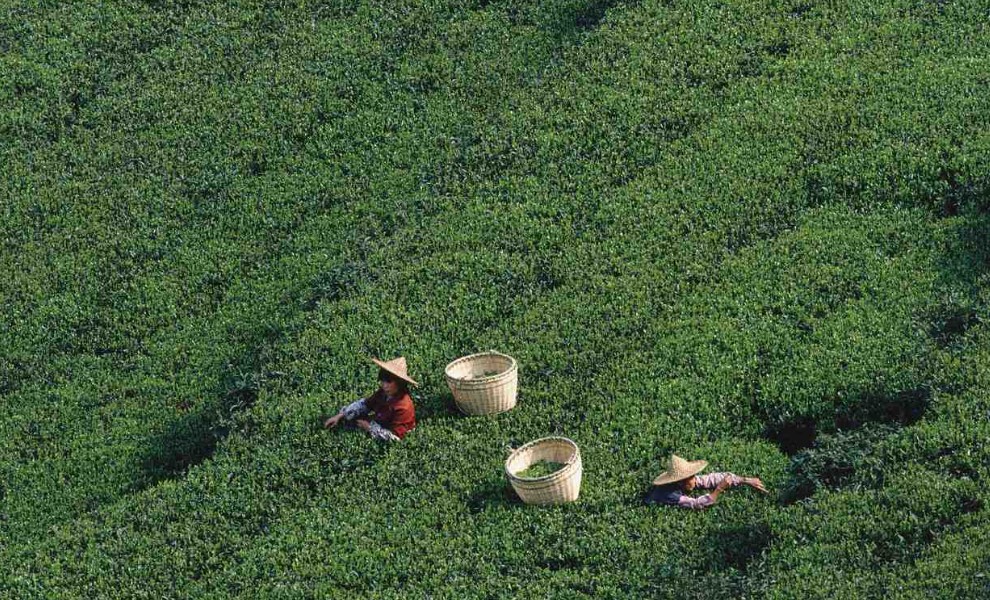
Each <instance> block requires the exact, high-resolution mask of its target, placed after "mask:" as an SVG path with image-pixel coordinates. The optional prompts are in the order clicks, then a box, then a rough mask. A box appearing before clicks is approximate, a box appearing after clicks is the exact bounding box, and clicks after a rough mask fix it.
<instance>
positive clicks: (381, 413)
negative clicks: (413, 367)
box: [323, 356, 419, 442]
mask: <svg viewBox="0 0 990 600" xmlns="http://www.w3.org/2000/svg"><path fill="white" fill-rule="evenodd" d="M371 360H372V361H373V362H374V363H375V364H376V365H378V367H379V369H378V390H377V391H376V392H375V393H374V394H372V395H371V396H368V397H367V398H361V399H360V400H356V401H354V402H352V403H350V404H348V405H347V406H345V407H343V408H342V409H340V412H338V413H337V414H336V415H334V416H332V417H330V418H329V419H327V420H326V421H324V422H323V427H325V428H327V429H332V428H334V427H336V426H337V425H338V424H339V423H340V422H341V421H344V422H345V423H346V424H353V425H354V426H356V427H358V428H359V429H362V430H364V431H367V432H368V434H369V435H371V437H372V438H374V439H376V440H381V441H383V442H397V441H399V440H401V439H402V438H403V437H405V435H406V434H407V433H408V432H409V431H411V430H412V429H413V428H415V427H416V408H415V407H414V406H413V401H412V397H411V396H410V395H409V385H410V384H411V385H414V386H417V385H419V384H418V383H416V381H415V380H414V379H413V378H412V377H410V376H409V373H408V368H407V367H406V359H405V357H402V356H400V357H398V358H394V359H392V360H390V361H381V360H378V359H377V358H372V359H371ZM372 413H373V414H374V417H371V416H370V415H371V414H372Z"/></svg>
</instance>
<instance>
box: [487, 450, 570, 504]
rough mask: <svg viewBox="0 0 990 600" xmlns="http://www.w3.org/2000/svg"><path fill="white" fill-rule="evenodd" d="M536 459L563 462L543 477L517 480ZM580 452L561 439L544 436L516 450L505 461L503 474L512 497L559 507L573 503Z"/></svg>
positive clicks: (529, 502) (531, 502) (526, 501)
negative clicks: (512, 491) (513, 492)
mask: <svg viewBox="0 0 990 600" xmlns="http://www.w3.org/2000/svg"><path fill="white" fill-rule="evenodd" d="M540 460H549V461H553V462H559V463H564V466H563V467H562V468H560V469H559V470H557V471H554V472H553V473H551V474H549V475H546V476H544V477H537V478H533V479H530V478H526V477H518V476H517V475H516V473H519V472H521V471H525V470H526V469H528V468H529V467H530V465H532V464H533V463H535V462H537V461H540ZM582 470H583V468H582V465H581V451H580V450H579V449H578V446H577V444H575V443H574V442H573V441H572V440H569V439H568V438H565V437H547V438H541V439H538V440H534V441H532V442H529V443H527V444H525V445H522V446H520V447H519V448H516V450H515V451H514V452H513V453H512V454H510V455H509V458H508V459H506V461H505V474H506V475H507V476H508V477H509V483H511V484H512V488H513V489H514V490H516V494H518V495H519V498H521V499H522V501H523V502H525V503H526V504H563V503H565V502H573V501H574V500H577V497H578V494H580V493H581V473H582Z"/></svg>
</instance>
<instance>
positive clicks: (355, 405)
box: [340, 398, 368, 421]
mask: <svg viewBox="0 0 990 600" xmlns="http://www.w3.org/2000/svg"><path fill="white" fill-rule="evenodd" d="M340 412H342V413H344V418H345V419H347V420H348V421H353V420H354V419H356V418H358V417H360V416H363V415H366V414H368V405H367V403H366V402H365V401H364V398H361V399H360V400H355V401H354V402H351V403H350V404H348V405H347V406H345V407H344V408H342V409H340Z"/></svg>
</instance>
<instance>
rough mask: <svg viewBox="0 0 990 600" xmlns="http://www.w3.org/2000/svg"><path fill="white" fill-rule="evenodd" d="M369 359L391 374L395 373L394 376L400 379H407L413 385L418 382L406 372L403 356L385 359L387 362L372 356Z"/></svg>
mask: <svg viewBox="0 0 990 600" xmlns="http://www.w3.org/2000/svg"><path fill="white" fill-rule="evenodd" d="M371 360H372V361H374V363H375V364H376V365H378V366H379V367H381V368H383V369H385V370H386V371H388V372H389V373H391V374H392V375H395V376H396V377H398V378H400V379H404V380H406V381H408V382H409V383H411V384H413V385H416V386H418V385H419V384H418V383H416V380H414V379H413V378H412V377H410V376H409V373H407V372H406V371H407V369H406V359H405V357H404V356H400V357H399V358H393V359H392V360H390V361H387V362H385V361H381V360H378V359H377V358H372V359H371Z"/></svg>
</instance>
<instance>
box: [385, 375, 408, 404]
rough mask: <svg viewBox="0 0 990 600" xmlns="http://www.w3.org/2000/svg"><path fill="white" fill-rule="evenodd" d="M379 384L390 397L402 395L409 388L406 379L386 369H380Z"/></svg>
mask: <svg viewBox="0 0 990 600" xmlns="http://www.w3.org/2000/svg"><path fill="white" fill-rule="evenodd" d="M378 386H379V387H380V388H381V390H382V391H383V392H385V395H386V396H388V397H390V398H395V397H396V396H401V395H403V394H405V393H406V392H407V391H408V389H409V388H408V384H407V383H406V381H405V380H404V379H402V378H401V377H398V376H396V375H394V374H392V373H389V372H388V371H386V370H385V369H378Z"/></svg>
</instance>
